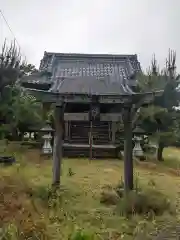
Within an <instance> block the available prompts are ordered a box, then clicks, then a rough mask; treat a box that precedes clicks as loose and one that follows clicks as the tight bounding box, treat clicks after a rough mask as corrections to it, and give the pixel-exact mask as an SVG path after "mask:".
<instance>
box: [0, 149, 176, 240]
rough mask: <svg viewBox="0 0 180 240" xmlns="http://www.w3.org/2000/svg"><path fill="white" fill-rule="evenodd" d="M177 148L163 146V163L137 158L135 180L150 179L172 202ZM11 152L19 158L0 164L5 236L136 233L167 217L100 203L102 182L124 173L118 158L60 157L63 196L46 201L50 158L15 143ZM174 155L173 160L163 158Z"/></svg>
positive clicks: (0, 206) (117, 178) (112, 236)
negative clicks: (149, 217) (121, 211)
mask: <svg viewBox="0 0 180 240" xmlns="http://www.w3.org/2000/svg"><path fill="white" fill-rule="evenodd" d="M15 149H17V147H14V148H11V149H10V150H8V151H15ZM16 151H17V150H16ZM20 152H21V153H20ZM178 154H179V151H178V150H175V149H167V150H166V151H165V157H166V164H164V166H163V167H162V164H161V165H156V164H155V163H142V164H140V163H137V164H135V165H136V166H135V178H137V179H138V182H139V183H140V184H141V185H143V186H144V187H145V186H147V185H149V184H150V183H152V182H153V185H154V186H155V187H156V188H157V189H158V190H160V191H162V192H163V193H164V194H166V195H167V197H168V198H169V199H170V201H171V202H173V203H174V204H176V203H177V204H178V198H179V192H180V179H179V177H178V174H177V171H178V169H177V166H179V165H178V161H180V155H178ZM15 155H16V158H17V164H15V165H13V166H10V167H0V178H1V181H0V192H1V195H0V216H1V217H0V224H1V227H4V229H5V228H6V229H7V234H6V235H7V236H8V237H7V238H6V239H13V240H16V239H18V237H19V236H21V239H28V236H32V235H33V236H34V238H33V239H54V240H58V239H63V240H66V239H68V237H69V236H70V234H72V233H73V232H75V231H76V230H77V229H78V228H81V229H84V230H85V231H88V232H90V233H91V232H92V233H95V235H96V237H97V239H105V240H106V239H114V240H115V239H117V240H118V239H134V238H133V236H135V233H136V232H138V231H140V230H141V228H145V227H146V226H145V225H149V226H151V227H153V224H155V223H156V222H158V221H166V218H167V219H168V220H169V219H170V216H169V215H163V216H161V217H157V218H156V219H155V220H154V221H152V220H151V222H149V221H146V219H145V218H144V217H142V216H138V215H136V214H135V215H134V216H133V217H132V218H131V219H126V218H125V217H124V216H120V215H119V214H118V212H117V211H115V206H106V205H103V204H101V203H100V196H101V192H102V189H103V188H104V186H105V185H114V186H115V185H116V184H117V183H118V182H119V181H120V180H121V179H122V178H123V162H122V161H119V160H117V161H116V160H99V161H98V160H93V161H91V162H89V161H88V160H87V159H71V160H70V159H64V161H63V169H62V191H61V194H60V195H61V196H60V197H59V198H58V201H57V199H56V201H55V202H53V201H51V202H49V201H48V187H49V186H50V185H51V179H52V170H51V168H52V161H51V160H50V159H43V158H42V157H39V152H38V151H35V150H33V151H30V150H28V151H26V150H24V151H22V149H21V150H20V149H19V150H18V153H17V152H16V154H15ZM173 159H175V162H176V163H175V164H169V163H168V164H167V162H171V161H173ZM170 167H171V168H170ZM172 168H173V170H172ZM10 223H12V225H10ZM18 229H20V230H19V231H20V232H18ZM21 232H23V233H21ZM13 234H14V235H13ZM23 234H24V235H23ZM35 234H36V235H37V234H39V236H36V235H35ZM11 235H13V237H11ZM9 236H10V237H9ZM17 236H18V237H17ZM2 239H3V238H2ZM4 239H5V238H4ZM29 239H30V238H29Z"/></svg>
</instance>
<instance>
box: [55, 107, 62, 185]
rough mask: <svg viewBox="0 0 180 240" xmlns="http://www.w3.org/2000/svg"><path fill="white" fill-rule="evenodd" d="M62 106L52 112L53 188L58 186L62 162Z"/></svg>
mask: <svg viewBox="0 0 180 240" xmlns="http://www.w3.org/2000/svg"><path fill="white" fill-rule="evenodd" d="M63 115H64V111H63V106H56V107H55V110H54V121H55V137H54V147H53V182H52V184H53V186H58V185H60V175H61V162H62V144H63V141H62V133H63Z"/></svg>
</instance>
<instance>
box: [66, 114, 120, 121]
mask: <svg viewBox="0 0 180 240" xmlns="http://www.w3.org/2000/svg"><path fill="white" fill-rule="evenodd" d="M64 120H65V121H89V113H64ZM121 120H122V114H121V113H101V114H100V121H107V122H120V121H121Z"/></svg>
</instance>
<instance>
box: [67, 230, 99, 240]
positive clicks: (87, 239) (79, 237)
mask: <svg viewBox="0 0 180 240" xmlns="http://www.w3.org/2000/svg"><path fill="white" fill-rule="evenodd" d="M69 240H95V237H94V235H93V234H90V233H88V232H86V231H84V230H77V231H76V232H75V233H73V234H72V235H71V236H70V237H69Z"/></svg>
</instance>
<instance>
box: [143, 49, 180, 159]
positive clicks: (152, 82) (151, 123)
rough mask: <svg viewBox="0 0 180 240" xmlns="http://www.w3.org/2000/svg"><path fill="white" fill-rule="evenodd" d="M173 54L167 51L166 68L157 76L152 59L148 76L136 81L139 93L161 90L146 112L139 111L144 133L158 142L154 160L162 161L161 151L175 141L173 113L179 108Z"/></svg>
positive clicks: (177, 79)
mask: <svg viewBox="0 0 180 240" xmlns="http://www.w3.org/2000/svg"><path fill="white" fill-rule="evenodd" d="M175 62H176V54H175V52H173V51H169V56H168V59H167V60H166V68H165V69H164V70H163V71H161V72H159V69H158V67H157V61H156V59H155V57H154V58H153V60H152V63H151V68H150V69H149V71H148V74H147V75H145V74H143V75H142V76H141V78H140V81H139V89H140V91H142V92H143V91H147V89H148V91H150V90H151V91H154V90H164V92H163V94H162V96H161V97H157V98H156V99H155V101H154V102H153V103H152V104H151V105H150V106H148V108H146V109H141V111H140V119H141V122H142V124H143V126H144V128H145V129H146V131H149V132H152V133H154V135H156V139H157V142H158V151H157V159H158V160H159V161H162V160H163V157H162V156H163V149H164V147H166V146H168V145H171V144H173V143H174V142H175V141H176V134H175V132H176V130H177V129H176V127H177V120H176V110H175V108H174V107H175V106H178V105H179V93H178V91H177V87H178V85H179V76H178V75H177V74H176V65H175Z"/></svg>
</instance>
